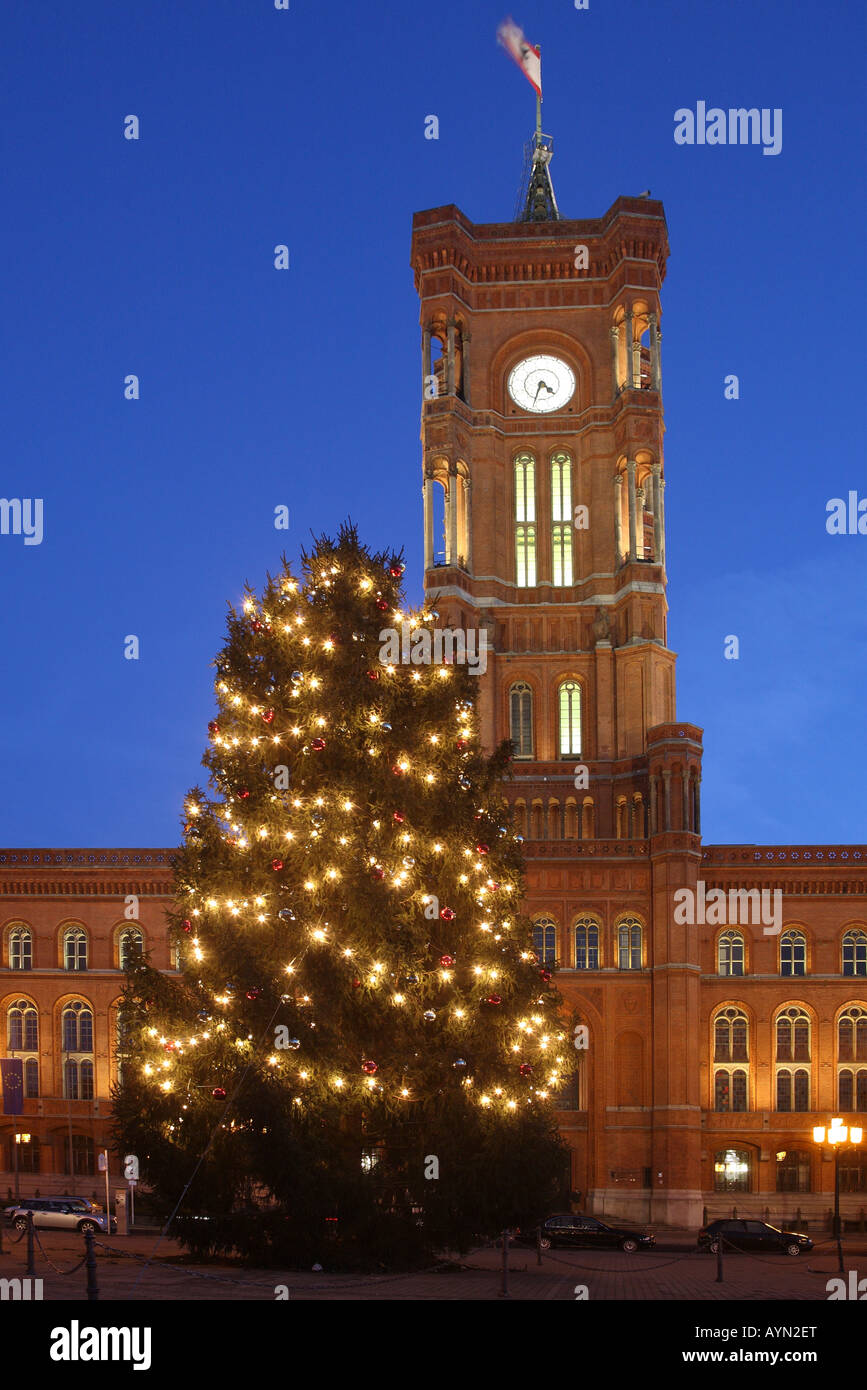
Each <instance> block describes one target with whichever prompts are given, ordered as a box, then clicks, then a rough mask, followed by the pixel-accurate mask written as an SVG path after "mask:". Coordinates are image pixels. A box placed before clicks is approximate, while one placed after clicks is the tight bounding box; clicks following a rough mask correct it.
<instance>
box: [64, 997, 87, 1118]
mask: <svg viewBox="0 0 867 1390" xmlns="http://www.w3.org/2000/svg"><path fill="white" fill-rule="evenodd" d="M61 1048H62V1051H63V1054H64V1058H63V1095H64V1098H65V1099H66V1100H92V1099H93V1058H92V1056H91V1055H89V1054H92V1052H93V1013H92V1011H91V1009H90V1006H89V1005H88V1004H84V1003H82V1001H81V1000H80V999H76V1000H73V1002H72V1003H70V1004H67V1005H66V1006H65V1007H64V1010H63V1013H62V1015H61Z"/></svg>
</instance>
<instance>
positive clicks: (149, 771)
mask: <svg viewBox="0 0 867 1390" xmlns="http://www.w3.org/2000/svg"><path fill="white" fill-rule="evenodd" d="M509 3H510V0H473V3H468V2H467V0H438V3H437V4H435V5H427V4H414V3H408V0H403V3H399V2H398V0H378V3H373V4H368V5H367V6H364V5H362V4H360V3H349V0H290V8H289V10H288V11H278V10H276V9H275V8H274V4H273V0H135V3H133V4H122V3H118V0H90V3H88V4H87V5H82V4H76V3H73V4H69V3H67V0H40V3H36V4H22V5H16V6H14V7H13V6H7V7H6V9H5V12H4V16H3V19H2V22H0V31H2V50H3V57H2V68H3V72H2V79H3V80H2V91H3V95H2V99H0V100H2V116H0V130H2V141H3V147H2V176H3V184H4V205H5V208H4V217H3V223H2V263H3V272H4V273H3V276H2V284H3V289H2V305H0V307H2V313H0V321H2V333H3V337H4V338H5V344H4V346H5V349H6V350H5V353H4V358H5V366H4V368H3V375H2V436H3V467H2V481H0V493H2V495H3V496H5V497H7V498H13V497H18V498H37V497H41V498H43V499H44V509H45V510H44V515H45V522H44V525H45V531H44V539H43V542H42V544H41V545H38V546H37V545H33V546H25V545H24V543H23V538H22V537H21V536H17V537H16V536H11V535H6V536H0V573H2V593H3V602H2V605H0V650H2V655H3V678H2V686H0V766H2V788H3V796H2V807H0V844H2V845H5V846H19V847H23V846H30V847H34V848H36V847H48V846H121V845H129V846H147V845H170V844H174V843H176V842H177V840H178V837H179V826H178V816H179V811H180V807H181V799H182V796H183V793H184V791H185V790H186V788H187V787H188V786H190V785H192V784H193V783H194V782H197V781H201V780H203V779H204V775H205V774H204V770H203V769H202V768H201V767H200V764H199V759H200V756H201V752H202V750H203V748H204V745H205V741H206V728H205V726H206V723H207V720H208V718H209V717H210V716H211V712H212V680H213V673H212V671H211V670H210V668H209V663H210V662H211V661H212V659H213V657H214V656H215V654H216V652H217V650H218V648H219V646H220V645H221V642H222V637H223V629H224V615H225V609H226V602H227V600H232V601H234V600H236V599H237V598H238V596H239V594H240V592H241V588H242V585H243V582H244V580H245V579H249V580H250V581H251V582H252V583H254V584H256V585H258V584H259V583H260V582H261V580H262V578H263V576H264V573H265V571H266V569H267V568H269V567H272V568H273V567H275V566H276V564H277V562H278V556H279V553H280V551H281V549H282V548H283V546H284V545H285V547H286V548H287V550H288V552H289V553H290V555H292V556H295V555H297V553H298V550H299V548H300V547H301V546H302V545H303V544H304V543H305V542H306V541H307V540H308V539H309V536H310V531H311V530H313V531H316V532H321V531H323V530H325V531H334V530H335V529H336V528H337V527H338V525H339V523H340V521H341V520H342V519H343V518H345V517H346V516H347V515H349V514H351V516H352V517H353V519H354V520H355V521H356V522H357V523H358V524H359V527H360V530H361V534H362V537H363V538H364V539H366V540H367V541H368V542H369V543H370V544H371V545H373V546H386V545H388V546H394V547H399V546H401V545H405V546H406V551H407V560H408V571H407V581H408V590H409V596H410V598H411V599H412V600H416V601H417V600H418V599H419V598H420V596H421V578H422V576H421V562H422V549H421V542H422V525H421V497H420V452H419V440H418V425H419V371H420V367H419V349H418V326H417V324H418V310H417V301H416V298H415V293H414V289H413V284H412V277H411V272H410V269H409V265H408V259H409V240H410V222H411V216H412V213H413V211H414V210H416V209H422V208H429V207H436V206H438V205H441V204H444V203H456V204H457V205H458V206H459V207H461V208H462V209H463V211H464V212H465V213H466V214H467V215H468V216H469V217H470V218H471V219H473V220H474V221H477V222H496V221H504V220H508V219H509V218H510V217H511V216H512V214H513V208H514V200H515V194H516V189H517V184H518V180H519V175H520V169H521V161H522V145H523V142H524V140H525V139H526V138H527V137H528V135H529V134H530V131H531V129H532V125H533V119H534V100H533V93H532V90H531V88H530V87H529V85H528V83H527V82H526V81H525V79H524V78H523V77H522V76H521V74H520V73H519V72H518V70H517V68H515V67H514V65H513V64H512V63H511V62H510V61H509V60H508V58H507V57H506V56H505V54H504V53H503V52H502V51H501V50H500V49H499V48H498V47H497V45H496V42H495V30H496V26H497V23H498V21H499V20H501V19H502V18H504V17H505V15H506V13H507V11H508V6H509ZM514 15H515V18H516V20H517V21H518V22H519V23H520V24H522V25H523V27H524V29H525V31H526V33H527V35H528V37H529V38H530V39H531V41H533V42H538V43H540V44H541V45H542V51H543V75H544V83H545V93H546V97H545V105H544V127H545V129H546V130H547V131H550V132H551V133H552V134H553V135H554V138H555V151H556V152H555V158H554V162H553V165H552V171H553V175H554V184H555V188H556V190H557V195H558V199H559V202H560V206H561V210H562V212H563V213H564V215H565V216H567V217H568V216H572V217H597V216H600V215H601V214H602V213H603V212H604V211H605V210H606V209H607V208H608V207H609V206H610V205H611V203H612V202H613V201H614V199H615V198H616V197H617V196H618V195H619V194H621V193H630V194H635V193H639V192H641V191H642V190H643V189H646V188H650V189H651V191H652V194H653V196H654V197H658V198H661V199H662V200H663V202H664V205H665V209H666V214H667V218H668V225H669V235H670V240H671V247H672V255H671V259H670V261H669V273H668V278H667V280H666V283H665V286H664V291H663V294H664V297H663V329H664V352H663V371H664V394H665V408H666V422H667V434H666V476H667V479H668V486H667V491H666V509H667V510H666V516H667V530H668V558H669V571H670V573H669V579H670V584H669V603H670V608H671V613H670V630H669V639H670V643H671V645H672V647H673V648H674V649H675V650H676V651H677V652H678V653H679V661H678V711H679V714H680V717H681V718H683V719H685V720H690V721H692V722H693V723H696V724H699V725H701V726H703V728H704V730H705V749H706V752H705V763H704V784H703V792H704V796H703V812H704V814H703V829H704V835H705V839H706V840H707V841H708V842H710V843H721V842H722V843H725V842H744V841H757V842H760V843H776V842H779V843H799V842H802V843H835V842H843V843H853V842H858V841H863V840H864V839H865V838H867V816H865V796H864V785H865V770H867V766H865V765H867V756H865V723H867V721H865V687H867V679H865V677H867V661H865V639H867V611H865V588H867V586H865V567H867V536H858V535H853V536H830V535H828V534H827V532H826V529H825V519H826V502H827V501H828V499H829V498H831V497H835V496H842V497H846V496H847V494H848V492H849V490H850V489H855V490H857V492H858V495H859V497H860V498H864V497H865V496H867V469H865V467H864V459H865V453H864V409H863V401H864V381H865V333H864V304H865V299H864V266H865V255H864V250H865V247H864V227H865V180H864V171H865V164H864V102H865V82H864V51H865V50H864V9H863V6H862V5H861V4H860V3H855V0H823V3H822V4H816V3H810V4H807V3H804V2H803V0H728V2H727V3H725V4H723V3H716V4H714V3H700V2H699V0H690V2H689V3H686V2H685V0H681V2H680V3H663V2H660V3H648V0H641V2H640V0H590V8H589V9H588V10H586V11H578V10H576V9H575V8H574V4H573V3H572V0H514ZM699 100H702V101H706V102H707V103H708V105H709V106H711V105H719V106H722V107H726V108H727V107H729V106H758V107H768V108H774V107H781V108H782V110H783V148H782V152H781V153H780V154H779V155H777V156H765V155H763V154H762V152H761V149H760V148H758V147H755V146H747V147H724V146H722V147H709V146H704V147H699V146H694V147H686V146H684V147H680V146H677V145H675V143H674V139H673V130H674V119H673V118H674V112H675V110H676V109H677V108H679V107H691V108H695V105H696V102H697V101H699ZM130 113H134V114H136V115H137V116H138V117H139V118H140V121H141V139H140V140H139V141H138V142H131V141H127V140H125V139H124V138H123V120H124V117H125V116H127V115H128V114H130ZM429 114H436V115H437V116H438V117H439V121H440V138H439V140H438V141H433V140H426V139H425V138H424V119H425V116H426V115H429ZM280 242H285V243H286V244H287V245H288V246H289V248H290V257H291V264H290V269H289V270H288V271H286V272H278V271H276V270H275V269H274V268H273V248H274V246H275V244H277V243H280ZM128 373H136V374H137V375H138V376H139V377H140V380H141V399H140V400H139V401H135V402H129V401H125V400H124V398H123V381H124V377H125V376H126V375H127V374H128ZM727 373H737V375H738V376H739V378H740V390H741V397H740V400H738V401H726V400H725V399H724V397H723V379H724V377H725V375H726V374H727ZM280 503H284V504H286V505H287V506H288V507H289V510H290V520H291V527H290V530H289V532H288V533H286V532H277V531H275V530H274V527H273V511H274V507H275V506H276V505H278V504H280ZM129 633H135V634H137V635H138V637H139V638H140V642H141V659H140V660H139V661H127V660H124V657H123V639H124V637H125V635H126V634H129ZM728 634H735V635H737V636H738V637H739V639H740V659H739V660H738V661H726V660H724V658H723V644H724V639H725V637H726V636H727V635H728Z"/></svg>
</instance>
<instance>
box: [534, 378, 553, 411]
mask: <svg viewBox="0 0 867 1390" xmlns="http://www.w3.org/2000/svg"><path fill="white" fill-rule="evenodd" d="M543 388H544V390H546V391H547V392H548V395H549V396H553V395H554V388H553V386H549V385H548V383H547V382H546V381H540V382H539V385H538V386H537V387H536V394H535V396H534V397H533V404H534V405H535V404H536V402H537V400H538V399H539V392H540V391H541V390H542V389H543Z"/></svg>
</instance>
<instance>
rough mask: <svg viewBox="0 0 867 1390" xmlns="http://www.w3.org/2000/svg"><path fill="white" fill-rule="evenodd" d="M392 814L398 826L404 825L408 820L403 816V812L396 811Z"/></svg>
mask: <svg viewBox="0 0 867 1390" xmlns="http://www.w3.org/2000/svg"><path fill="white" fill-rule="evenodd" d="M392 814H393V817H394V819H395V820H396V821H397V823H398V825H403V823H404V821H405V820H406V816H405V815H404V814H403V811H394V812H393V813H392Z"/></svg>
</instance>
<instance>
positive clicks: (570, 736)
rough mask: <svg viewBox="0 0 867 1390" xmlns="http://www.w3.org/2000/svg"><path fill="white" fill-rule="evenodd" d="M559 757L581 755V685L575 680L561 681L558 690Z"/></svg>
mask: <svg viewBox="0 0 867 1390" xmlns="http://www.w3.org/2000/svg"><path fill="white" fill-rule="evenodd" d="M557 698H558V702H559V708H558V714H559V724H560V757H561V758H576V757H580V756H581V687H580V685H579V684H578V682H577V681H563V683H562V685H561V686H560V689H559V691H558V696H557Z"/></svg>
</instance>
